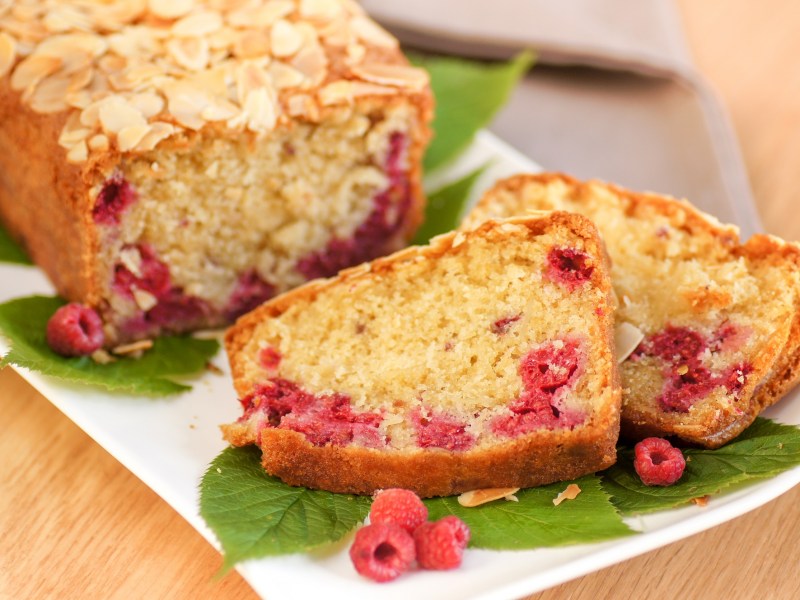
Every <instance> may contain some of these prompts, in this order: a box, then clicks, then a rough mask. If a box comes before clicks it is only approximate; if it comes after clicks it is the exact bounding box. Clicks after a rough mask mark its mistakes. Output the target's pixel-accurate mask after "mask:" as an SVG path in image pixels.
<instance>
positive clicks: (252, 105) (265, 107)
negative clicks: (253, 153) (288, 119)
mask: <svg viewBox="0 0 800 600" xmlns="http://www.w3.org/2000/svg"><path fill="white" fill-rule="evenodd" d="M242 110H243V112H244V114H245V115H246V118H247V128H248V129H249V130H250V131H257V132H263V131H269V130H270V129H272V128H273V127H275V121H276V119H277V112H276V110H275V104H274V103H273V102H272V99H271V98H270V96H269V93H268V91H267V88H262V89H259V90H253V91H252V92H250V93H249V94H247V98H245V101H244V105H243V106H242Z"/></svg>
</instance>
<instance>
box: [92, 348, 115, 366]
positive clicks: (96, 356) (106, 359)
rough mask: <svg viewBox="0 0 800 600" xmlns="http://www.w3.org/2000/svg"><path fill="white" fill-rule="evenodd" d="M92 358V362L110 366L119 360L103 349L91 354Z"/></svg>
mask: <svg viewBox="0 0 800 600" xmlns="http://www.w3.org/2000/svg"><path fill="white" fill-rule="evenodd" d="M90 356H91V358H92V360H93V361H94V362H96V363H97V364H98V365H108V364H111V363H113V362H116V360H117V359H116V358H114V357H113V356H111V355H110V354H109V353H108V351H106V350H103V349H102V348H100V349H99V350H95V351H94V352H92V353H91V355H90Z"/></svg>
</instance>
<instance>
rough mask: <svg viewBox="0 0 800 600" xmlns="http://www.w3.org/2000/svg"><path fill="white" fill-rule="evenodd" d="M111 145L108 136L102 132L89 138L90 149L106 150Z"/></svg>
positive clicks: (95, 150)
mask: <svg viewBox="0 0 800 600" xmlns="http://www.w3.org/2000/svg"><path fill="white" fill-rule="evenodd" d="M110 146H111V144H110V142H109V140H108V137H107V136H105V135H103V134H102V133H98V134H97V135H93V136H92V137H91V138H89V150H92V151H94V152H105V151H106V150H108V149H109V147H110Z"/></svg>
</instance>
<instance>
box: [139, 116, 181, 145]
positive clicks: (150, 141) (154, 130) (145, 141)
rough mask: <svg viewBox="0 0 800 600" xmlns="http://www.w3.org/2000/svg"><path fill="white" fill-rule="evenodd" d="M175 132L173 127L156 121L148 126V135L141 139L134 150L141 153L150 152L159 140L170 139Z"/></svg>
mask: <svg viewBox="0 0 800 600" xmlns="http://www.w3.org/2000/svg"><path fill="white" fill-rule="evenodd" d="M175 131H176V129H175V126H174V125H172V124H170V123H162V122H161V121H156V122H155V123H152V124H151V125H150V133H148V134H147V135H146V136H144V138H142V141H141V142H139V145H138V146H136V149H137V150H139V151H141V152H147V151H148V150H152V149H153V148H155V147H156V146H157V145H158V143H159V142H160V141H161V140H164V139H166V138H168V137H170V136H171V135H173V134H174V133H175Z"/></svg>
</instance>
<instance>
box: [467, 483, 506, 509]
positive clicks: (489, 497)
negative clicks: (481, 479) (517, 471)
mask: <svg viewBox="0 0 800 600" xmlns="http://www.w3.org/2000/svg"><path fill="white" fill-rule="evenodd" d="M518 491H519V488H518V487H511V488H486V489H483V490H472V491H471V492H464V493H463V494H461V495H460V496H459V497H458V503H459V504H460V505H461V506H465V507H467V508H472V507H473V506H480V505H481V504H486V503H487V502H492V501H493V500H499V499H500V498H506V497H507V496H513V495H514V494H516V493H517V492H518Z"/></svg>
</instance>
